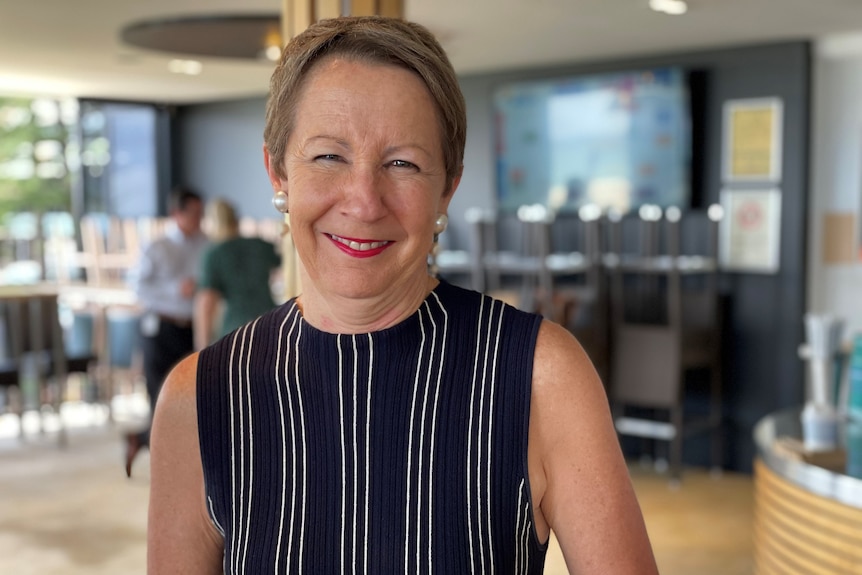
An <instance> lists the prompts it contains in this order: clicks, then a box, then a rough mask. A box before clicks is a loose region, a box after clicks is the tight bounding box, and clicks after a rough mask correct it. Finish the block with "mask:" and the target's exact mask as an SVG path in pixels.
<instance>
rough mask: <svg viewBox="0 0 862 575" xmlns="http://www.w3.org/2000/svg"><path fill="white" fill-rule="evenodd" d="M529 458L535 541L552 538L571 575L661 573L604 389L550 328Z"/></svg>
mask: <svg viewBox="0 0 862 575" xmlns="http://www.w3.org/2000/svg"><path fill="white" fill-rule="evenodd" d="M528 458H529V467H530V486H531V492H532V496H533V505H534V516H535V519H536V528H537V532H538V535H539V537H540V538H541V539H542V540H544V539H546V538H547V536H548V531H549V529H552V530H553V531H554V533H555V535H556V536H557V539H558V541H559V542H560V547H561V548H562V551H563V556H564V557H565V560H566V565H567V566H568V568H569V571H570V572H571V573H575V574H594V573H614V574H627V573H631V574H635V573H637V574H638V575H644V574H651V573H658V570H657V568H656V564H655V558H654V557H653V553H652V548H651V547H650V542H649V538H648V537H647V532H646V527H645V526H644V522H643V517H642V515H641V511H640V507H639V505H638V502H637V499H636V497H635V493H634V489H633V488H632V485H631V480H630V478H629V474H628V469H627V468H626V465H625V461H624V459H623V456H622V453H621V451H620V448H619V441H618V439H617V436H616V433H615V431H614V428H613V423H612V421H611V417H610V411H609V409H608V403H607V398H606V396H605V392H604V389H603V387H602V384H601V381H600V380H599V378H598V375H596V372H595V370H594V369H593V366H592V363H591V362H590V360H589V358H588V357H587V356H586V354H585V353H584V351H583V349H582V348H581V346H580V344H578V342H577V341H576V340H575V339H574V337H572V335H571V334H570V333H569V332H568V331H566V330H565V329H563V328H562V327H560V326H558V325H556V324H553V323H550V322H547V321H546V322H543V324H542V327H541V328H540V330H539V338H538V342H537V345H536V353H535V364H534V368H533V391H532V402H531V407H530V436H529V453H528Z"/></svg>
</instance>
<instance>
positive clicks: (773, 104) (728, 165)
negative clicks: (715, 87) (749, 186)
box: [722, 98, 783, 183]
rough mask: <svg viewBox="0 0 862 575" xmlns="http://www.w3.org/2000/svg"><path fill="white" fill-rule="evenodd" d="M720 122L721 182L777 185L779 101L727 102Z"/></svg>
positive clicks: (779, 149) (778, 172)
mask: <svg viewBox="0 0 862 575" xmlns="http://www.w3.org/2000/svg"><path fill="white" fill-rule="evenodd" d="M723 120H724V130H723V134H722V136H723V144H724V146H723V147H724V150H723V159H722V163H723V166H722V175H723V179H724V181H725V182H726V183H731V182H778V181H779V180H780V179H781V132H782V122H783V118H782V104H781V100H780V99H779V98H756V99H748V100H728V101H727V102H725V103H724V118H723Z"/></svg>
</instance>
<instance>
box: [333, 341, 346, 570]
mask: <svg viewBox="0 0 862 575" xmlns="http://www.w3.org/2000/svg"><path fill="white" fill-rule="evenodd" d="M335 345H336V347H337V348H338V425H339V426H340V427H341V434H340V436H341V545H339V547H338V549H339V551H338V553H339V555H338V556H339V557H340V558H341V573H344V572H345V571H344V536H345V534H344V531H345V526H344V521H345V518H344V507H345V505H346V502H345V498H346V497H347V490H346V489H345V485H347V475H346V474H347V464H346V462H345V457H346V456H345V453H344V451H345V446H344V356H343V352H342V350H341V334H338V335H337V336H335Z"/></svg>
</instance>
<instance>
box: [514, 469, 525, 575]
mask: <svg viewBox="0 0 862 575" xmlns="http://www.w3.org/2000/svg"><path fill="white" fill-rule="evenodd" d="M523 504H524V480H523V479H521V484H520V485H519V486H518V516H517V518H516V520H515V574H516V575H517V574H518V573H522V572H523V565H522V563H521V561H522V560H523V553H522V546H523V544H524V538H523V528H522V527H521V507H522V506H523Z"/></svg>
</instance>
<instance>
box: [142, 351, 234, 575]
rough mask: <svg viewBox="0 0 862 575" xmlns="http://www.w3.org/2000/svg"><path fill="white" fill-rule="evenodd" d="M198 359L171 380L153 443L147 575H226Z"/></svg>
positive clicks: (176, 370) (160, 404) (164, 393)
mask: <svg viewBox="0 0 862 575" xmlns="http://www.w3.org/2000/svg"><path fill="white" fill-rule="evenodd" d="M196 372H197V354H193V355H191V356H190V357H188V358H186V359H184V360H183V361H182V362H181V363H180V364H179V365H178V366H177V367H176V368H174V370H173V371H172V372H171V373H170V375H168V378H167V380H166V381H165V385H164V387H163V388H162V391H161V393H160V394H159V400H158V404H157V406H156V414H155V417H154V420H153V430H152V436H151V439H150V449H151V458H150V466H151V472H150V475H151V478H150V509H149V521H148V525H147V573H148V574H149V575H159V574H161V573H221V572H222V555H223V546H224V542H223V540H222V537H221V535H220V534H219V533H218V531H217V530H216V529H215V527H214V526H213V525H212V521H211V520H210V518H209V515H208V514H207V509H206V497H205V495H204V480H203V469H202V467H201V454H200V448H199V446H198V425H197V407H196V400H195V386H196V382H195V378H196Z"/></svg>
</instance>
